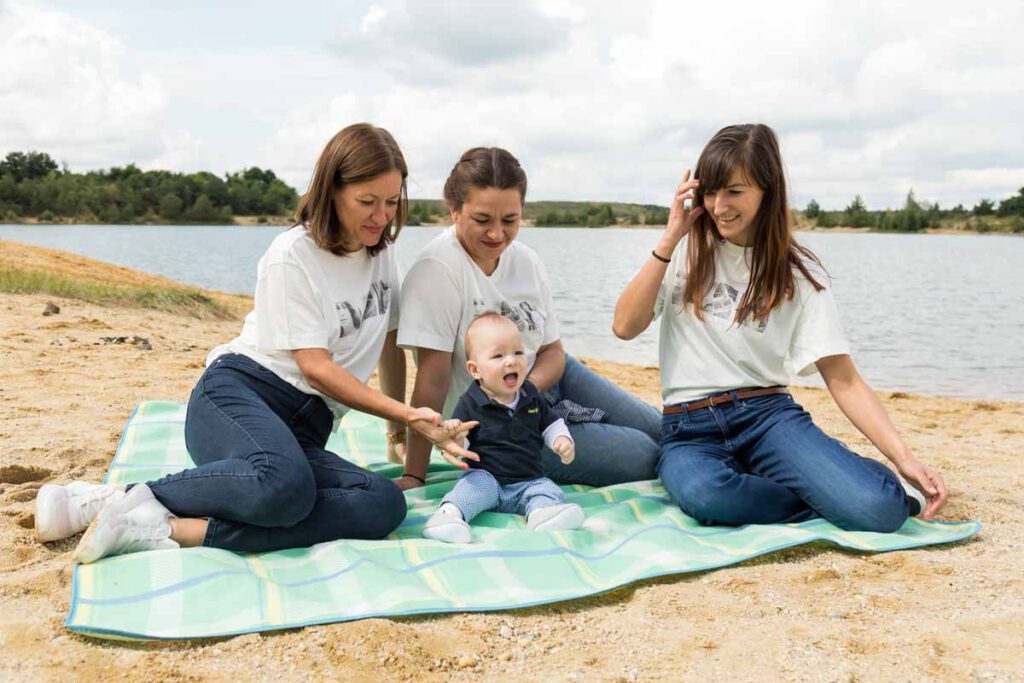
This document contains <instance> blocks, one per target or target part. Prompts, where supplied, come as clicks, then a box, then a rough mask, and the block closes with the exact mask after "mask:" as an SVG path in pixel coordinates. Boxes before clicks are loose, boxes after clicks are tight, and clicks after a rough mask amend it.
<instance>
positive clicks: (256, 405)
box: [148, 364, 326, 527]
mask: <svg viewBox="0 0 1024 683" xmlns="http://www.w3.org/2000/svg"><path fill="white" fill-rule="evenodd" d="M253 365H254V366H255V364H253ZM255 367H258V366H255ZM256 372H257V371H253V373H252V374H250V373H248V372H242V371H239V370H238V369H236V368H234V367H231V366H230V365H228V364H215V365H213V366H211V367H210V368H209V369H208V370H207V371H206V372H205V373H204V374H203V377H202V378H201V379H200V380H199V383H198V384H197V385H196V388H195V389H194V390H193V392H192V396H191V398H190V400H189V405H188V414H187V417H186V421H185V441H186V444H187V447H188V450H189V453H190V454H191V456H192V459H193V460H194V461H195V462H196V464H197V465H198V466H197V467H195V468H193V469H189V470H185V471H184V472H179V473H177V474H172V475H169V476H166V477H163V478H161V479H158V480H156V481H153V482H148V485H149V487H150V489H151V490H152V491H153V494H154V495H155V496H156V498H157V500H159V501H160V502H161V503H162V504H163V505H164V506H165V507H167V509H169V510H170V511H171V512H172V513H174V514H175V515H177V516H179V517H186V518H188V517H214V518H217V519H222V520H228V521H234V522H240V523H244V524H255V525H258V526H266V527H282V526H290V525H293V524H295V523H297V522H299V521H300V520H302V519H304V518H305V517H306V516H307V515H309V513H310V511H311V510H312V509H313V503H314V501H315V499H316V482H315V479H314V476H313V472H312V470H311V469H310V466H309V463H308V462H307V459H306V454H305V452H304V451H303V448H302V446H301V445H300V444H299V442H298V440H297V439H296V436H295V434H294V433H293V431H292V429H291V427H289V423H292V422H293V421H294V420H295V419H296V418H301V417H302V414H303V411H306V412H308V411H309V410H311V409H312V408H316V407H317V405H316V404H319V407H322V408H323V410H325V411H326V407H324V406H323V402H322V401H321V400H320V399H319V398H316V397H312V396H308V395H306V394H303V393H301V392H299V391H298V390H296V389H294V388H293V387H291V386H289V385H287V384H286V383H284V382H283V381H282V380H280V379H279V378H277V376H276V375H273V374H272V373H270V372H269V371H266V370H259V371H258V372H262V373H265V376H261V375H258V374H256Z"/></svg>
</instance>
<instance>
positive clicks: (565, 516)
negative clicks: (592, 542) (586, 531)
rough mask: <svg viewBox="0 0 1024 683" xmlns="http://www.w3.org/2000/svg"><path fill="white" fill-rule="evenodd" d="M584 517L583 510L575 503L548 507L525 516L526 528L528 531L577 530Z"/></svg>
mask: <svg viewBox="0 0 1024 683" xmlns="http://www.w3.org/2000/svg"><path fill="white" fill-rule="evenodd" d="M584 517H585V515H584V514H583V508H581V507H580V506H579V505H576V504H575V503H563V504H562V505H549V506H547V507H542V508H537V509H535V510H534V511H533V512H531V513H530V514H529V515H527V517H526V528H527V529H529V530H530V531H560V530H565V529H579V528H580V525H581V524H583V520H584Z"/></svg>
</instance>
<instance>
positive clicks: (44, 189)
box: [0, 152, 298, 223]
mask: <svg viewBox="0 0 1024 683" xmlns="http://www.w3.org/2000/svg"><path fill="white" fill-rule="evenodd" d="M297 199H298V196H297V194H296V192H295V190H294V189H292V188H291V187H289V186H288V185H287V184H285V183H284V181H282V180H281V179H280V178H278V177H277V176H275V175H274V172H273V171H271V170H269V169H268V170H264V169H260V168H257V167H255V166H253V167H252V168H249V169H246V170H244V171H239V172H237V173H229V174H226V175H225V176H224V177H223V178H221V177H219V176H216V175H214V174H212V173H207V172H205V171H200V172H198V173H188V174H186V173H173V172H171V171H142V170H140V169H139V168H138V167H136V166H135V165H134V164H129V165H128V166H123V167H114V168H111V169H109V170H101V171H89V172H88V173H74V172H72V171H70V170H69V169H67V168H66V167H64V168H62V167H60V166H58V165H57V162H56V161H54V160H53V159H52V158H51V157H50V156H49V155H48V154H46V153H43V152H11V153H9V154H8V155H7V156H6V157H5V158H4V160H3V161H0V220H19V219H22V218H25V217H32V218H37V219H38V220H40V221H43V222H48V221H60V220H66V221H71V222H81V223H93V222H99V223H150V222H165V223H231V222H232V221H233V219H234V217H235V216H282V215H286V214H290V213H291V212H292V211H294V210H295V204H296V201H297Z"/></svg>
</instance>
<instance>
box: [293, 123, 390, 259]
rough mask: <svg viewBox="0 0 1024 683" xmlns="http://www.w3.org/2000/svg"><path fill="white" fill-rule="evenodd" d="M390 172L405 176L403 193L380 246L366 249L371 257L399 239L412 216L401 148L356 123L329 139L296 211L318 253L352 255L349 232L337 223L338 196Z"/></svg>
mask: <svg viewBox="0 0 1024 683" xmlns="http://www.w3.org/2000/svg"><path fill="white" fill-rule="evenodd" d="M389 171H398V172H399V173H401V174H402V190H401V194H400V195H399V198H398V209H397V210H396V211H395V217H394V219H393V220H392V221H391V223H390V224H389V225H388V226H387V229H386V230H385V231H384V234H383V235H381V238H380V241H379V242H377V244H375V245H373V246H372V247H367V250H368V251H369V252H370V256H376V255H377V254H378V253H379V252H380V251H381V250H383V249H385V248H386V247H387V245H389V244H391V243H392V242H394V241H395V240H396V239H398V233H399V232H401V230H402V226H403V225H405V220H406V218H407V217H408V215H409V198H408V195H407V194H406V183H405V180H406V177H407V176H408V175H409V169H408V167H407V166H406V165H405V157H404V156H402V150H401V149H399V147H398V143H397V142H395V139H394V138H393V137H391V133H389V132H387V131H386V130H384V129H383V128H378V127H377V126H372V125H370V124H369V123H356V124H353V125H351V126H347V127H346V128H343V129H341V130H340V131H339V132H338V133H337V134H336V135H335V136H334V137H333V138H331V140H330V142H328V143H327V146H326V147H324V151H323V152H321V153H320V159H319V160H318V161H317V162H316V168H315V169H314V171H313V180H312V181H311V182H310V183H309V191H308V192H306V194H304V195H302V197H301V198H300V199H299V205H298V206H297V207H296V209H295V222H296V224H300V223H305V224H306V226H307V228H308V230H309V234H310V236H311V237H312V238H313V241H314V242H316V245H317V246H318V247H320V248H321V249H326V250H327V251H329V252H331V253H332V254H337V255H339V256H344V255H345V254H346V253H348V252H346V251H345V248H344V244H345V230H344V228H343V227H342V225H341V222H340V221H338V212H337V211H336V210H335V207H334V193H335V191H336V190H339V189H341V188H342V187H344V186H345V185H348V184H350V183H361V182H366V181H367V180H373V179H374V178H376V177H377V176H379V175H381V174H383V173H387V172H389Z"/></svg>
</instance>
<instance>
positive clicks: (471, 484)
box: [441, 469, 565, 522]
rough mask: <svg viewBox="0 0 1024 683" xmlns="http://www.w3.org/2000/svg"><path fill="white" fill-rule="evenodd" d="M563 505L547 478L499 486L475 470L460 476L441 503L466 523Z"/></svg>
mask: <svg viewBox="0 0 1024 683" xmlns="http://www.w3.org/2000/svg"><path fill="white" fill-rule="evenodd" d="M564 502H565V497H564V496H563V495H562V489H560V488H558V485H557V484H555V482H553V481H551V480H550V479H548V478H547V477H541V478H540V479H530V480H528V481H518V482H516V483H514V484H504V485H502V484H501V483H499V482H498V480H497V479H495V478H494V475H493V474H491V473H490V472H488V471H487V470H476V469H473V470H466V471H465V472H463V473H462V476H461V477H459V480H458V481H457V482H455V488H453V489H452V490H451V491H449V492H448V494H447V495H446V496H445V497H444V498H442V499H441V503H442V504H444V503H451V504H452V505H454V506H455V507H457V508H459V512H461V513H462V518H463V519H464V520H466V521H467V522H468V521H470V520H471V519H473V518H474V517H476V516H477V515H479V514H480V513H481V512H487V511H488V510H494V511H495V512H508V513H512V514H516V515H529V514H530V513H531V512H533V511H534V510H536V509H537V508H543V507H550V506H552V505H561V504H562V503H564Z"/></svg>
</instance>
